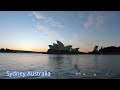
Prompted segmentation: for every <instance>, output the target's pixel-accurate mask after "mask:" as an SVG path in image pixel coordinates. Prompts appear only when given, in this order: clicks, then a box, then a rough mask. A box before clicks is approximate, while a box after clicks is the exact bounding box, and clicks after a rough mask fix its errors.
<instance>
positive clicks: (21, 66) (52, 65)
mask: <svg viewBox="0 0 120 90" xmlns="http://www.w3.org/2000/svg"><path fill="white" fill-rule="evenodd" d="M119 66H120V55H48V54H24V53H0V78H8V77H6V76H5V72H6V71H11V70H12V71H45V70H47V71H50V72H51V73H52V74H51V76H50V77H47V78H52V79H58V78H60V79H62V78H68V79H69V78H120V67H119ZM78 72H79V73H78ZM26 78H43V77H26Z"/></svg>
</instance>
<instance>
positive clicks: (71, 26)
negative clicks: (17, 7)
mask: <svg viewBox="0 0 120 90" xmlns="http://www.w3.org/2000/svg"><path fill="white" fill-rule="evenodd" d="M56 40H59V41H61V42H62V43H63V44H64V45H65V46H66V45H72V47H73V48H79V51H82V52H89V51H92V50H93V48H94V46H95V45H98V46H99V48H100V47H102V46H103V47H107V46H120V11H0V48H9V49H15V50H28V51H42V52H43V51H47V49H49V46H48V45H51V44H53V43H56Z"/></svg>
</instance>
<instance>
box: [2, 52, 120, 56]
mask: <svg viewBox="0 0 120 90" xmlns="http://www.w3.org/2000/svg"><path fill="white" fill-rule="evenodd" d="M0 53H27V54H28V53H31V54H49V55H120V53H118V54H115V53H106V54H100V53H98V54H94V53H47V52H0Z"/></svg>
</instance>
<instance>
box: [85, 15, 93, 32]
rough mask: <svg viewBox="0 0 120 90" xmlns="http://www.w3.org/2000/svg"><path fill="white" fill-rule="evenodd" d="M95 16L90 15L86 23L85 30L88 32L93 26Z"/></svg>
mask: <svg viewBox="0 0 120 90" xmlns="http://www.w3.org/2000/svg"><path fill="white" fill-rule="evenodd" d="M93 19H94V18H93V15H90V16H89V17H88V19H87V21H86V22H85V23H84V29H85V30H87V29H88V28H89V27H91V25H92V24H93Z"/></svg>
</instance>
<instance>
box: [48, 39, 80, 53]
mask: <svg viewBox="0 0 120 90" xmlns="http://www.w3.org/2000/svg"><path fill="white" fill-rule="evenodd" d="M49 48H50V49H48V52H53V53H54V52H55V53H58V52H79V51H78V49H79V48H74V49H73V48H72V45H67V46H65V45H64V44H63V43H62V42H60V41H58V40H57V44H55V43H53V45H49Z"/></svg>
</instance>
